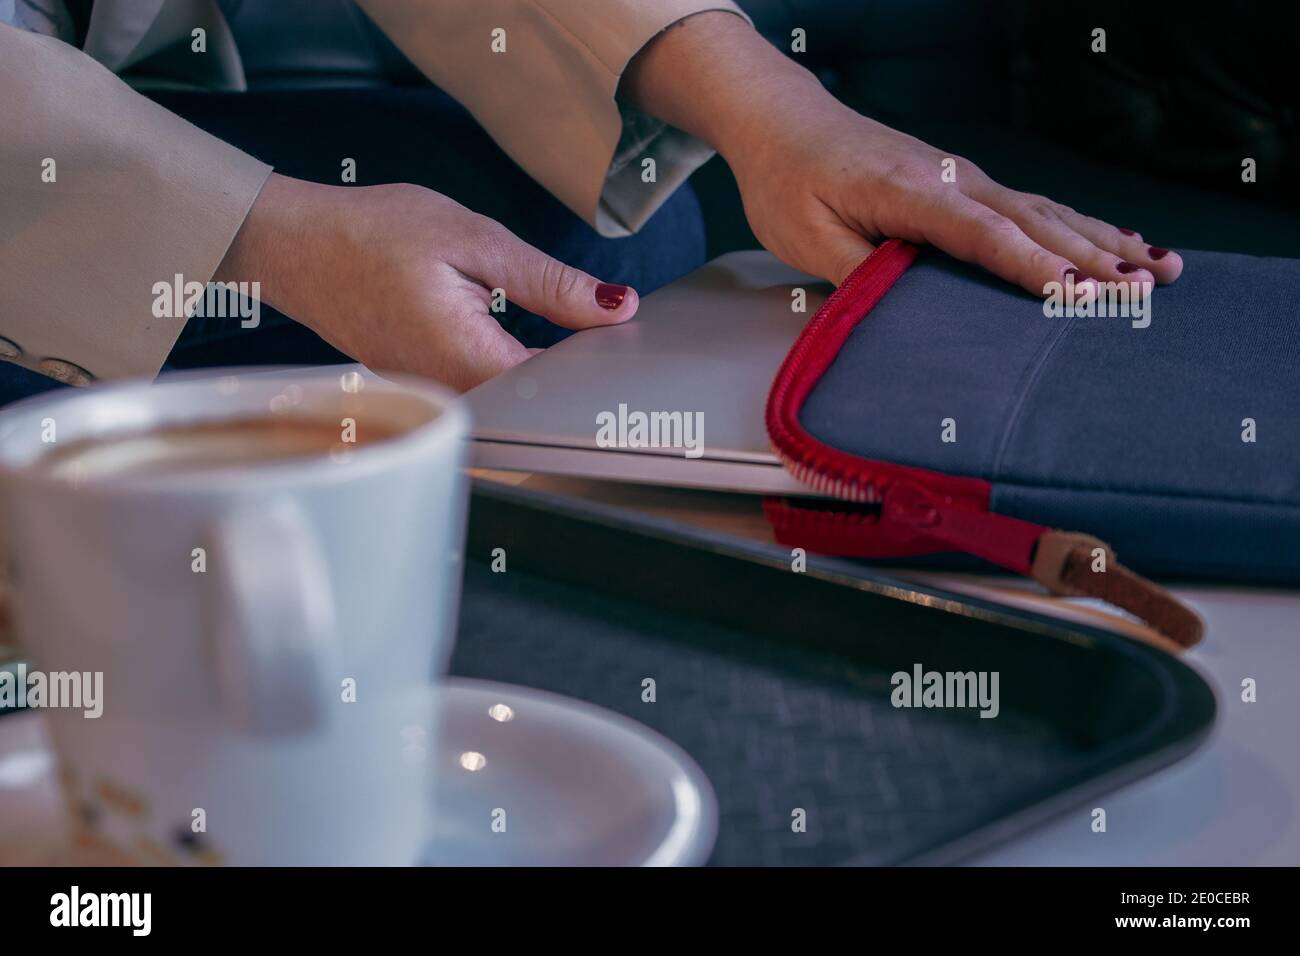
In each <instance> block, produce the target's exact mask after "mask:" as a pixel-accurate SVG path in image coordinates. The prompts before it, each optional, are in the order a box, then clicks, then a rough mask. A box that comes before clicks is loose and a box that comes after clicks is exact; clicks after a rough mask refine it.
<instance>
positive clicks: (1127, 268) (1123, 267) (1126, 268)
mask: <svg viewBox="0 0 1300 956" xmlns="http://www.w3.org/2000/svg"><path fill="white" fill-rule="evenodd" d="M1141 268H1142V267H1141V266H1135V265H1134V264H1133V263H1131V262H1117V263H1116V264H1115V271H1116V272H1118V273H1119V274H1120V275H1125V276H1126V275H1128V274H1129V273H1130V272H1137V271H1138V270H1139V269H1141Z"/></svg>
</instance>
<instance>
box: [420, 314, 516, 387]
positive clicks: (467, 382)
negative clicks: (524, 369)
mask: <svg viewBox="0 0 1300 956" xmlns="http://www.w3.org/2000/svg"><path fill="white" fill-rule="evenodd" d="M456 339H457V341H456V343H455V346H454V347H453V348H452V349H447V350H442V349H437V350H430V351H429V353H428V357H429V359H430V361H431V365H430V367H428V368H425V369H420V370H417V371H422V372H423V373H424V374H426V375H428V376H429V377H431V378H435V379H437V380H438V381H440V382H442V383H443V384H444V385H447V386H450V387H451V388H454V389H456V390H457V391H461V392H464V391H468V390H469V389H471V388H474V387H475V386H476V385H480V384H482V383H483V382H486V381H487V380H488V379H490V378H495V377H496V376H498V375H500V374H501V373H502V372H504V371H505V370H506V369H508V368H513V367H514V366H516V365H518V364H519V363H520V362H522V361H524V360H525V359H527V358H528V356H529V350H528V349H526V348H524V347H523V345H522V344H520V342H519V341H518V340H517V339H515V338H514V336H512V335H510V333H508V332H507V331H505V329H503V328H501V326H500V325H498V324H497V322H496V320H495V319H493V318H492V317H491V316H490V315H487V314H486V313H482V314H480V313H477V312H476V313H475V314H474V315H472V316H471V317H470V318H468V319H467V320H466V321H465V322H462V323H457V324H456Z"/></svg>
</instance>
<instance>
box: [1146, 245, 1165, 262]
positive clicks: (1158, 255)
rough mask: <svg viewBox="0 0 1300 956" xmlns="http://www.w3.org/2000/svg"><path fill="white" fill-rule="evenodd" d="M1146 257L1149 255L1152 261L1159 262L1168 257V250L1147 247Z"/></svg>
mask: <svg viewBox="0 0 1300 956" xmlns="http://www.w3.org/2000/svg"><path fill="white" fill-rule="evenodd" d="M1147 255H1149V256H1150V257H1151V258H1152V259H1156V260H1159V259H1163V258H1164V257H1165V256H1167V255H1169V250H1168V249H1161V248H1160V247H1159V246H1147Z"/></svg>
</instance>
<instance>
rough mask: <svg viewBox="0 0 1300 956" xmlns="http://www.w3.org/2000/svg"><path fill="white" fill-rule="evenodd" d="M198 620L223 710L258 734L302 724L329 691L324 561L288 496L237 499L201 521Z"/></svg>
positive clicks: (323, 716)
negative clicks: (210, 521)
mask: <svg viewBox="0 0 1300 956" xmlns="http://www.w3.org/2000/svg"><path fill="white" fill-rule="evenodd" d="M209 543H210V547H209V549H208V555H207V575H208V581H207V582H206V583H207V584H208V585H209V586H208V587H207V588H205V589H204V590H205V592H206V594H207V598H208V600H207V601H206V605H207V606H206V608H205V614H204V617H205V621H204V623H205V626H206V627H207V630H208V635H207V636H208V641H209V646H210V648H211V651H212V654H213V658H214V664H215V675H216V682H217V691H218V697H219V699H220V701H221V707H222V710H223V712H224V714H225V716H226V719H227V720H228V721H229V722H230V723H231V724H232V725H233V726H234V727H235V728H237V729H239V730H242V731H244V732H247V733H252V734H258V735H281V734H303V733H309V732H311V731H313V730H316V729H318V728H320V727H322V726H324V725H325V724H326V722H327V719H328V716H329V713H330V710H329V708H330V706H331V705H332V704H334V703H337V701H338V700H339V698H338V696H337V694H338V688H337V685H335V684H333V681H334V679H336V678H337V676H338V674H339V670H340V668H339V658H340V648H339V635H338V625H337V623H336V616H335V608H334V599H333V595H332V593H331V590H330V580H329V569H328V567H327V566H326V563H325V559H324V555H323V553H322V551H321V547H320V542H319V540H318V539H317V536H316V534H315V532H314V531H313V529H312V527H311V524H310V522H309V521H308V519H307V516H306V514H305V513H304V512H303V510H302V507H301V506H300V505H299V504H298V503H297V502H295V501H294V500H293V499H288V498H285V499H277V500H273V501H271V502H269V503H267V504H265V505H258V506H253V507H241V508H238V509H236V510H234V511H231V512H229V513H227V514H225V515H223V516H222V517H221V518H219V519H218V520H217V522H216V523H215V524H214V525H213V526H212V528H211V529H210V531H209Z"/></svg>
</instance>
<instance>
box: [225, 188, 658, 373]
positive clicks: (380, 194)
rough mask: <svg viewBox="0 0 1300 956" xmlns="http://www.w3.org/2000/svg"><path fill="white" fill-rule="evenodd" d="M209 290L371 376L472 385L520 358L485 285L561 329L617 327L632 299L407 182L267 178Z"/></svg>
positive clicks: (630, 311)
mask: <svg viewBox="0 0 1300 956" xmlns="http://www.w3.org/2000/svg"><path fill="white" fill-rule="evenodd" d="M213 281H220V282H235V281H245V282H253V281H257V282H260V283H261V288H262V295H261V298H262V301H263V302H265V303H266V304H268V305H271V306H273V307H275V308H276V309H278V310H280V311H281V312H283V313H285V314H286V315H289V316H291V317H293V318H294V319H296V320H297V321H299V322H301V323H302V324H303V325H306V326H307V327H308V328H310V329H312V330H313V331H315V332H316V333H317V334H318V335H320V336H321V338H323V339H325V341H327V342H329V343H330V344H331V345H333V346H334V347H335V348H337V349H339V350H340V351H342V352H345V353H347V354H348V355H350V356H351V357H353V358H355V359H356V360H357V361H359V362H362V363H363V364H365V365H366V366H367V367H369V368H371V369H375V370H378V371H393V372H409V373H414V374H418V375H424V376H426V377H428V378H432V379H436V380H437V381H440V382H442V383H444V384H446V385H449V386H451V387H452V388H455V389H458V390H465V389H469V388H473V387H474V386H475V385H477V384H479V383H480V382H483V381H486V380H487V379H489V378H491V377H493V376H494V375H496V374H498V373H499V372H502V371H504V370H505V369H507V368H509V367H511V366H512V365H516V364H518V363H519V362H522V361H523V360H524V359H525V358H527V357H528V355H529V350H528V349H526V348H524V346H522V345H521V344H520V343H519V342H518V341H516V340H515V339H514V338H513V337H512V336H511V335H510V334H509V333H507V332H506V331H505V330H504V329H502V328H501V326H500V325H499V324H498V323H497V320H496V318H495V317H494V314H493V312H492V311H491V307H492V304H493V291H492V290H494V289H502V290H504V295H505V298H506V299H508V300H509V301H511V302H513V303H515V304H516V305H518V306H521V307H522V308H524V309H527V310H528V311H530V312H535V313H537V314H539V315H542V316H545V317H546V318H547V319H549V320H550V321H552V322H554V323H555V324H557V325H561V326H564V327H565V328H569V329H585V328H590V327H592V326H597V325H613V324H616V323H619V322H624V321H626V320H627V319H630V318H631V317H632V316H633V315H634V314H635V313H636V310H637V304H638V299H637V294H636V292H635V291H634V290H632V289H630V288H628V287H627V286H615V285H608V284H605V283H602V282H600V281H598V280H597V279H595V278H593V277H592V276H589V275H587V274H586V273H585V272H580V271H579V270H577V269H573V268H571V267H569V266H566V265H564V264H563V263H561V262H558V261H557V260H555V259H552V258H551V257H550V256H548V255H546V254H544V253H542V252H540V251H539V250H537V249H535V248H533V247H532V246H530V245H528V244H527V243H525V242H523V241H522V240H520V239H519V238H518V237H516V236H515V235H514V234H513V233H511V232H510V231H509V230H508V229H506V228H505V227H504V226H502V225H501V224H500V223H497V222H494V221H493V220H491V219H488V218H486V217H485V216H480V215H478V214H477V213H473V212H470V211H469V210H468V209H466V208H465V207H464V206H461V205H460V204H459V203H456V202H453V201H452V200H450V199H448V198H447V197H446V196H443V195H440V194H439V193H436V192H433V191H432V190H428V189H424V188H422V187H420V186H412V185H405V184H403V185H392V186H365V187H355V186H354V187H344V186H324V185H320V184H317V183H309V182H305V181H303V180H296V179H290V178H288V177H284V176H279V175H276V174H272V175H271V177H270V179H268V180H267V183H266V185H265V186H264V187H263V189H262V192H261V195H260V196H259V197H258V199H257V202H256V203H254V205H253V208H252V210H251V211H250V212H249V215H248V218H247V219H246V220H245V222H244V225H243V226H242V228H241V229H240V231H239V234H238V236H236V238H235V241H234V243H232V244H231V247H230V251H229V252H228V253H227V254H226V258H225V259H224V260H223V261H222V263H221V266H220V268H219V269H218V270H217V273H216V275H215V276H214V277H213Z"/></svg>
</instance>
